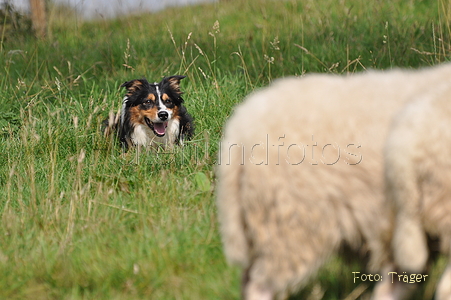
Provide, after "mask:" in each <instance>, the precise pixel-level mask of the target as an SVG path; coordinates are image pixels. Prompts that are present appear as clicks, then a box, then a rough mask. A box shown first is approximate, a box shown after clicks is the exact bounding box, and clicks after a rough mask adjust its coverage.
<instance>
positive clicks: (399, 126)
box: [384, 77, 451, 300]
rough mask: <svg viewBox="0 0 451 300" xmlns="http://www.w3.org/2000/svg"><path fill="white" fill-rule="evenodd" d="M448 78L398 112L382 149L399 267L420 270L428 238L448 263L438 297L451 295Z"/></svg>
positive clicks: (440, 299)
mask: <svg viewBox="0 0 451 300" xmlns="http://www.w3.org/2000/svg"><path fill="white" fill-rule="evenodd" d="M447 80H448V81H449V77H445V78H444V80H440V83H442V84H441V85H437V84H434V85H433V86H432V87H431V88H430V89H428V90H427V91H425V92H424V93H422V94H419V95H417V96H415V97H414V99H412V101H410V102H409V103H408V104H406V106H405V107H404V108H403V109H402V110H401V111H400V112H399V113H398V114H397V115H396V117H395V118H394V120H393V124H392V126H391V127H390V130H389V134H388V137H387V141H386V144H385V149H384V158H385V180H386V187H387V189H386V190H387V199H388V200H390V201H391V202H392V203H393V204H394V205H393V208H394V211H395V213H396V219H395V226H394V233H393V241H392V249H393V257H394V262H395V263H396V265H397V266H398V267H399V269H400V271H403V272H406V273H408V274H410V273H413V274H420V273H421V272H424V271H425V270H426V266H427V263H428V257H429V249H428V238H432V239H433V240H438V241H439V248H438V249H437V250H439V251H440V252H441V253H443V254H445V255H446V256H447V258H448V265H447V267H446V269H445V272H444V274H443V275H442V278H441V279H440V281H439V284H438V288H437V291H436V296H435V297H436V299H437V300H444V299H451V264H450V262H451V261H450V260H449V258H450V257H451V247H450V246H451V185H450V184H451V160H450V158H449V151H450V149H451V85H450V84H449V82H444V83H443V81H447Z"/></svg>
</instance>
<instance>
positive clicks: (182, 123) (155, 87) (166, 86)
mask: <svg viewBox="0 0 451 300" xmlns="http://www.w3.org/2000/svg"><path fill="white" fill-rule="evenodd" d="M185 77H186V76H181V75H174V76H169V77H165V78H163V80H162V81H161V82H159V83H157V82H155V83H149V82H148V81H147V80H146V79H135V80H131V81H127V82H125V83H124V84H122V85H121V87H125V88H126V89H127V93H126V94H125V97H124V99H123V101H122V109H121V112H120V114H118V115H116V116H114V114H110V118H109V119H108V120H105V121H104V125H105V130H104V133H105V135H108V134H109V133H111V132H112V131H114V130H116V131H117V134H118V136H119V140H120V141H121V143H122V147H123V149H124V152H126V151H127V150H128V148H130V147H133V146H138V148H141V147H144V148H150V149H155V148H158V147H163V148H167V147H172V146H173V145H175V144H180V143H182V142H183V141H184V140H190V139H191V138H192V136H193V134H194V124H193V118H192V117H191V115H190V114H188V112H187V110H186V108H185V106H183V104H182V103H183V101H184V100H183V98H182V97H181V95H182V92H181V91H180V80H182V79H183V78H185Z"/></svg>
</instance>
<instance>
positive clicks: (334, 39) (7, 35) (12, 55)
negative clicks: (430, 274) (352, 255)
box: [0, 0, 450, 300]
mask: <svg viewBox="0 0 451 300" xmlns="http://www.w3.org/2000/svg"><path fill="white" fill-rule="evenodd" d="M61 13H62V15H61ZM50 16H51V19H50V29H51V30H50V34H49V37H48V39H47V40H41V41H39V40H36V39H34V38H33V37H32V36H31V35H29V34H26V33H24V32H22V31H21V32H14V31H7V30H3V33H2V38H1V47H0V58H1V59H0V68H1V70H2V74H3V76H2V77H0V87H1V88H0V111H1V114H0V153H1V155H0V199H1V202H0V216H1V220H2V223H1V226H0V274H2V276H1V279H0V299H75V300H76V299H238V298H239V295H240V291H239V284H240V274H239V270H237V269H236V268H232V267H229V266H227V264H226V262H225V259H224V257H223V254H222V248H221V242H220V237H219V234H218V229H217V220H216V211H215V203H214V186H215V178H214V165H215V160H216V159H215V157H216V152H217V148H218V147H217V144H218V142H219V139H220V136H221V132H222V126H223V124H224V122H225V120H226V119H227V117H228V116H229V115H230V113H231V111H232V108H233V106H234V105H235V104H237V103H239V102H240V101H242V99H243V98H244V97H245V95H246V94H248V93H250V92H251V91H252V90H253V89H255V88H258V87H260V86H263V85H265V84H267V83H268V82H269V81H270V80H272V79H274V78H276V77H281V76H288V75H302V74H304V73H309V72H333V73H348V72H356V71H361V70H364V69H369V68H377V69H386V68H391V67H396V66H402V67H420V66H426V65H433V64H437V63H440V62H443V61H446V60H447V59H448V57H449V54H450V53H449V51H450V30H449V23H450V7H449V4H448V2H445V1H440V0H439V1H426V0H425V1H419V0H418V1H413V0H411V1H405V0H394V1H369V2H365V1H357V0H350V1H336V0H323V1H295V0H290V1H262V0H252V1H238V0H231V1H224V2H222V1H221V2H219V3H214V4H205V5H200V6H192V7H186V8H171V9H167V10H165V11H162V12H158V13H155V14H143V15H138V16H130V17H123V18H119V19H115V20H102V19H101V20H98V21H90V22H88V21H82V20H80V19H78V18H77V17H76V16H75V15H73V14H72V13H71V12H70V11H67V10H64V9H61V8H52V9H51V14H50ZM173 74H183V75H186V76H187V78H186V79H184V80H183V81H182V83H181V85H182V89H183V90H184V91H185V99H186V106H187V107H188V110H189V111H190V113H191V114H192V115H193V116H194V117H195V120H196V127H197V131H196V136H195V138H194V140H193V141H191V142H188V143H187V145H185V147H183V148H180V149H175V150H174V151H171V152H169V153H164V152H159V153H153V154H146V155H141V156H140V157H137V156H136V155H135V153H134V152H133V151H131V152H130V153H129V154H128V155H121V150H120V147H119V146H118V145H117V144H115V143H114V142H113V141H111V140H106V139H104V138H103V136H102V135H101V133H100V131H99V127H100V122H101V121H102V120H103V119H104V118H105V117H106V115H107V114H108V112H109V111H117V110H118V109H119V107H120V105H121V98H122V95H123V91H122V90H120V89H119V86H120V84H121V83H123V82H124V81H127V80H131V79H134V78H140V77H142V76H145V77H147V78H148V79H149V80H159V79H160V78H161V77H162V76H167V75H173ZM352 271H354V269H352V267H350V266H348V265H347V264H346V263H343V262H340V261H334V262H333V263H331V264H329V265H328V266H327V267H326V268H325V270H324V271H322V272H321V273H320V275H319V279H318V280H315V281H314V282H313V283H312V284H311V286H310V287H309V288H307V289H306V291H305V292H304V295H306V296H308V295H313V294H314V292H315V291H317V290H318V288H317V287H319V290H322V291H324V292H325V294H324V295H325V296H324V298H325V299H339V298H344V297H346V295H349V294H350V293H351V292H352V291H353V290H354V289H355V288H356V287H357V285H354V284H353V283H352V274H351V272H352ZM436 277H437V276H435V278H436ZM434 281H435V279H432V280H431V282H432V283H433V282H434ZM432 283H431V286H432ZM431 295H432V292H431V288H430V287H429V286H428V287H426V289H425V296H424V299H430V298H431Z"/></svg>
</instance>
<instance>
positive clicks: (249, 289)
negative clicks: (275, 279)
mask: <svg viewBox="0 0 451 300" xmlns="http://www.w3.org/2000/svg"><path fill="white" fill-rule="evenodd" d="M243 288H244V291H243V292H244V299H246V300H273V299H274V296H273V294H272V292H271V291H270V290H269V289H267V288H265V287H263V286H260V285H259V284H257V283H255V282H252V281H249V282H248V283H247V284H246V285H245V286H244V287H243Z"/></svg>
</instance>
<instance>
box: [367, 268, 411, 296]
mask: <svg viewBox="0 0 451 300" xmlns="http://www.w3.org/2000/svg"><path fill="white" fill-rule="evenodd" d="M394 269H395V268H394V267H393V265H391V264H390V265H387V266H385V267H384V268H383V269H382V273H381V274H383V275H382V276H383V277H384V280H382V281H379V282H378V283H377V284H376V286H375V287H374V291H373V295H372V297H371V300H401V299H408V297H409V296H410V295H411V294H412V292H413V291H414V289H415V287H413V286H412V284H405V283H403V282H400V281H399V280H394V281H392V280H390V276H389V273H390V272H392V271H394Z"/></svg>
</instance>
